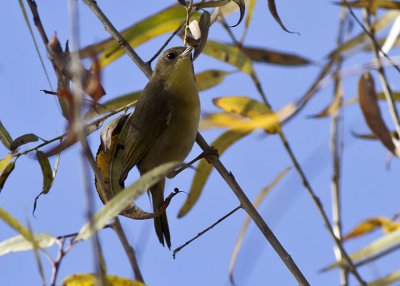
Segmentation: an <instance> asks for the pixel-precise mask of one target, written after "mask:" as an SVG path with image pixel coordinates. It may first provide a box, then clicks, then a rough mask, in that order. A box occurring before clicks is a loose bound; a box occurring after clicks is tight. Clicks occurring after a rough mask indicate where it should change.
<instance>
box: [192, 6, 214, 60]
mask: <svg viewBox="0 0 400 286" xmlns="http://www.w3.org/2000/svg"><path fill="white" fill-rule="evenodd" d="M199 27H200V39H199V42H198V44H197V46H196V47H195V49H194V54H193V60H195V59H196V58H197V57H198V56H199V55H200V53H201V52H202V51H203V49H204V46H205V45H206V42H207V38H208V29H209V28H210V13H208V12H207V11H204V12H203V13H202V14H201V16H200V21H199Z"/></svg>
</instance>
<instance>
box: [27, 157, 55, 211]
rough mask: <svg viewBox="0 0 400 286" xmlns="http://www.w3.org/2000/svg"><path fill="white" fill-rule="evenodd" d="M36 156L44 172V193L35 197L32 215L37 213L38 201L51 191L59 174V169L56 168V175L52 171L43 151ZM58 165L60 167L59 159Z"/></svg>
mask: <svg viewBox="0 0 400 286" xmlns="http://www.w3.org/2000/svg"><path fill="white" fill-rule="evenodd" d="M36 156H37V159H38V161H39V164H40V169H41V170H42V175H43V186H42V191H41V192H40V193H39V194H38V195H37V196H36V197H35V201H34V203H33V211H32V213H35V211H36V207H37V201H38V199H39V197H40V196H41V195H45V194H47V193H48V192H49V191H50V188H51V186H52V185H53V181H54V177H55V174H56V172H57V168H55V169H54V173H53V170H52V169H51V165H50V161H49V159H48V158H47V157H46V155H45V154H44V153H43V152H42V151H36ZM58 158H59V157H58ZM56 165H57V166H58V159H57V163H56Z"/></svg>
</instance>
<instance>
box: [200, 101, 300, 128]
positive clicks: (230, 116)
mask: <svg viewBox="0 0 400 286" xmlns="http://www.w3.org/2000/svg"><path fill="white" fill-rule="evenodd" d="M297 108H298V104H296V103H293V102H292V103H289V104H287V105H286V106H284V107H283V108H281V109H280V110H278V111H277V112H273V113H271V114H266V115H260V116H257V117H254V118H252V119H251V120H248V119H247V118H243V117H242V116H239V115H237V114H235V113H215V114H210V115H208V116H206V117H205V118H204V119H203V120H202V121H201V122H200V123H201V124H200V126H201V128H215V127H224V128H231V129H235V130H240V131H252V130H255V129H258V128H261V129H264V130H274V129H276V128H280V126H281V122H284V121H286V120H287V119H288V118H290V117H291V116H292V115H293V114H294V113H295V112H296V111H297ZM271 132H272V131H271Z"/></svg>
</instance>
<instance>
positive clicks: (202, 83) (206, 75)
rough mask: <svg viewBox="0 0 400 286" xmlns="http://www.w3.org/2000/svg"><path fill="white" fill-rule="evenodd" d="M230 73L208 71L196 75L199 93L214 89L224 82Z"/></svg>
mask: <svg viewBox="0 0 400 286" xmlns="http://www.w3.org/2000/svg"><path fill="white" fill-rule="evenodd" d="M228 74H229V72H226V71H222V70H206V71H204V72H201V73H198V74H196V82H197V88H198V90H199V91H202V90H206V89H209V88H212V87H214V86H216V85H218V84H220V83H221V82H223V81H224V79H225V76H227V75H228Z"/></svg>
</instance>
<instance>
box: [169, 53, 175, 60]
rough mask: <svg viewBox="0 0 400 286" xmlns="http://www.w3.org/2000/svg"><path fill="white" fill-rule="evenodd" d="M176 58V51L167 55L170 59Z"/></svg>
mask: <svg viewBox="0 0 400 286" xmlns="http://www.w3.org/2000/svg"><path fill="white" fill-rule="evenodd" d="M175 58H176V54H174V53H169V54H168V55H167V59H169V60H173V59H175Z"/></svg>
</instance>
